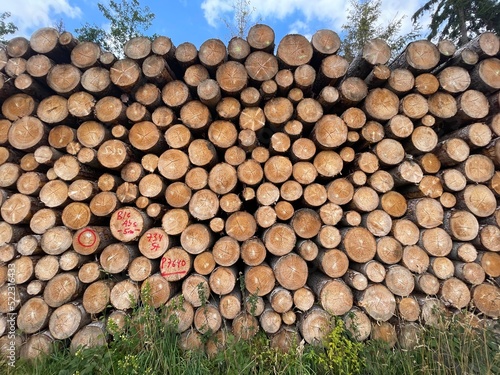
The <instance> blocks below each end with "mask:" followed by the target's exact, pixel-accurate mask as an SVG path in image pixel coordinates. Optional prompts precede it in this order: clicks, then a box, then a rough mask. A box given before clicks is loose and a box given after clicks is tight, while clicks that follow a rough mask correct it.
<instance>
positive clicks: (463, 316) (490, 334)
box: [362, 313, 500, 375]
mask: <svg viewBox="0 0 500 375" xmlns="http://www.w3.org/2000/svg"><path fill="white" fill-rule="evenodd" d="M470 316H471V315H470V313H459V314H457V315H455V316H454V317H451V318H448V317H446V318H445V317H441V318H440V319H441V321H440V322H439V324H437V325H436V326H432V327H430V326H425V327H422V330H421V334H420V340H419V345H416V346H415V347H414V348H412V349H408V350H394V349H392V348H390V347H388V345H387V344H385V343H383V342H381V341H369V342H368V343H367V344H366V345H365V347H364V350H363V352H362V356H363V357H364V358H365V361H366V367H365V368H366V371H365V372H366V374H367V375H400V374H415V375H417V374H418V375H420V374H432V375H448V374H453V375H455V374H488V375H492V374H498V373H500V336H499V335H498V327H496V330H497V334H496V335H495V334H494V331H495V330H494V329H492V327H484V326H481V325H479V326H477V322H474V321H471V319H468V317H470ZM483 324H484V322H483ZM494 324H496V325H498V322H494Z"/></svg>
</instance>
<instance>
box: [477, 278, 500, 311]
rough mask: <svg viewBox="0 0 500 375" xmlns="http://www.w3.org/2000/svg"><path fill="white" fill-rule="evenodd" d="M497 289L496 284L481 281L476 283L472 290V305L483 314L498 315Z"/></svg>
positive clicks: (499, 309) (499, 308)
mask: <svg viewBox="0 0 500 375" xmlns="http://www.w3.org/2000/svg"><path fill="white" fill-rule="evenodd" d="M498 295H499V289H498V287H497V286H495V285H492V284H489V283H483V284H481V285H477V286H476V287H475V288H474V289H473V291H472V300H473V303H474V306H476V307H477V308H478V309H479V311H481V312H482V313H483V314H485V315H487V316H489V317H493V318H496V317H498V316H499V315H500V307H499V306H498Z"/></svg>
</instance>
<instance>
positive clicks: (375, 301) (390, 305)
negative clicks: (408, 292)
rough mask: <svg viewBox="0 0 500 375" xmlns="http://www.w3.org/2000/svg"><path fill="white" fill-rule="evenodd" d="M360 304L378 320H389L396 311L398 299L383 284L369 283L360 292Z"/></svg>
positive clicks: (358, 299) (358, 298)
mask: <svg viewBox="0 0 500 375" xmlns="http://www.w3.org/2000/svg"><path fill="white" fill-rule="evenodd" d="M357 301H358V305H359V306H360V307H361V308H363V309H364V310H365V311H366V313H367V314H368V315H369V316H370V317H372V318H373V319H375V320H376V321H383V322H384V321H388V320H389V319H390V318H391V317H392V315H393V314H394V313H395V311H396V299H395V297H394V294H392V293H391V292H390V291H389V289H387V287H385V286H384V285H382V284H372V285H369V286H368V287H367V288H366V290H364V291H361V292H359V295H358V297H357Z"/></svg>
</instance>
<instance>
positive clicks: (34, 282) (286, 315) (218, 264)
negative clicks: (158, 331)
mask: <svg viewBox="0 0 500 375" xmlns="http://www.w3.org/2000/svg"><path fill="white" fill-rule="evenodd" d="M339 47H340V40H339V37H338V35H337V34H336V33H335V32H333V31H331V30H320V31H318V32H316V33H315V34H314V35H313V36H312V39H311V40H307V39H306V38H305V37H304V36H302V35H295V34H294V35H286V36H285V37H284V38H283V39H282V40H281V41H279V43H276V41H275V34H274V31H273V30H272V29H271V28H270V27H268V26H266V25H255V26H254V27H252V28H251V29H250V31H249V34H248V37H247V38H246V39H242V38H238V37H235V38H233V39H231V40H230V41H229V43H228V44H227V46H226V45H225V44H224V43H223V42H222V41H220V40H218V39H209V40H207V41H206V42H204V43H203V44H202V45H201V46H200V47H199V49H197V48H196V46H194V45H193V44H191V43H188V42H186V43H182V44H180V45H178V46H174V45H173V44H172V42H171V40H170V39H169V38H167V37H164V36H159V37H157V38H155V39H153V40H150V39H147V38H143V37H138V38H134V39H131V40H130V41H129V42H128V43H127V44H126V45H125V46H124V51H123V52H124V56H123V57H122V58H119V57H117V56H115V55H113V54H112V53H110V52H105V51H102V50H101V48H100V47H99V46H98V45H96V44H94V43H91V42H78V41H77V40H75V39H74V38H73V36H72V35H71V34H70V33H68V32H64V33H62V34H60V35H59V34H58V32H57V31H56V30H54V29H51V28H43V29H40V30H38V31H37V32H35V33H34V34H33V35H32V36H31V38H30V39H29V40H28V39H26V38H23V37H17V38H14V39H12V40H11V41H9V42H8V43H7V45H6V46H5V48H1V49H0V103H1V119H0V146H1V147H0V204H1V209H0V211H1V212H0V214H1V222H0V246H1V247H0V264H1V265H0V336H2V337H1V338H0V345H1V346H2V347H3V348H4V349H6V348H8V346H9V345H10V340H9V339H8V333H9V321H8V319H9V318H10V317H11V316H12V315H11V314H15V318H16V327H17V331H16V340H17V345H18V349H19V350H18V353H21V356H23V357H26V358H30V357H33V356H36V355H37V353H40V352H46V351H48V350H49V348H50V347H51V345H50V344H51V343H52V342H53V341H54V340H65V339H70V340H71V345H72V348H76V347H77V346H79V345H98V344H102V343H103V342H104V341H105V340H107V339H108V333H107V331H106V326H105V325H104V323H103V319H101V318H102V317H103V316H105V317H106V318H107V321H108V322H109V321H110V320H112V321H114V322H115V323H116V325H117V326H118V327H120V326H121V325H122V324H123V322H124V321H125V320H126V316H127V314H130V311H131V309H132V308H133V306H134V303H135V302H138V301H139V302H141V303H150V304H152V305H153V306H154V307H155V308H157V309H158V311H160V310H162V311H163V307H164V308H165V311H166V313H165V316H164V319H165V324H168V322H171V321H175V322H176V323H177V326H176V327H177V329H178V332H179V333H180V335H181V343H182V346H183V347H184V348H195V347H201V346H202V345H203V344H202V340H201V337H202V335H204V334H207V333H213V334H214V336H212V337H217V338H218V340H214V341H209V342H208V344H207V345H206V350H207V351H208V352H209V353H213V352H214V351H217V350H220V345H222V344H223V343H224V338H225V337H226V334H227V332H232V333H233V334H234V335H236V336H237V337H239V338H249V337H251V336H252V335H254V334H255V333H256V332H257V331H259V330H263V331H265V332H266V333H267V334H268V335H269V336H270V337H271V342H272V345H273V346H275V347H277V348H280V349H282V350H287V349H288V348H289V347H290V346H291V345H292V343H293V342H300V341H301V340H304V341H305V342H307V343H311V344H315V343H318V342H320V341H321V340H322V338H323V337H324V335H325V334H326V333H327V332H328V330H329V327H331V324H332V315H333V316H339V317H342V318H343V319H344V320H345V322H346V326H347V328H348V329H350V330H351V331H352V332H353V333H354V334H355V336H356V338H357V339H358V340H365V339H367V338H370V337H371V338H382V339H384V340H386V341H388V342H390V343H391V344H395V343H396V341H397V340H399V343H400V345H402V346H403V347H404V346H406V345H410V344H411V343H412V342H414V341H412V340H414V338H415V337H416V335H417V333H418V329H419V328H418V327H419V325H418V324H417V323H425V324H435V323H436V322H437V320H438V317H439V316H440V315H441V314H443V313H444V312H454V311H458V310H461V309H468V310H469V311H472V312H474V313H477V314H479V315H480V316H483V317H491V318H496V317H498V316H500V289H499V276H500V209H499V197H500V111H499V108H500V92H499V89H500V60H499V57H500V55H499V38H498V36H496V35H494V34H491V33H485V34H482V35H480V36H478V37H477V38H475V39H474V40H472V41H471V42H470V43H468V44H467V45H465V46H463V47H462V48H459V49H457V48H455V46H454V45H453V43H451V42H449V41H442V42H440V43H439V44H437V45H436V44H433V43H431V42H429V41H426V40H419V41H415V42H412V43H411V44H409V45H408V46H407V48H406V49H405V50H404V52H403V53H401V54H400V55H399V56H392V59H391V51H390V49H389V47H388V46H387V44H386V42H384V41H383V40H379V39H374V40H371V41H369V42H368V43H367V44H366V45H365V46H364V48H363V50H362V51H360V53H359V55H358V56H357V57H356V58H355V59H354V61H352V62H351V63H349V62H348V61H347V60H346V59H345V58H344V57H342V56H341V55H340V54H338V51H339ZM14 291H15V293H14ZM9 314H10V315H9ZM218 345H219V346H218Z"/></svg>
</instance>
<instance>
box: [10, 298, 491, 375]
mask: <svg viewBox="0 0 500 375" xmlns="http://www.w3.org/2000/svg"><path fill="white" fill-rule="evenodd" d="M131 316H132V317H131V318H130V319H129V320H128V322H127V324H126V326H125V328H124V329H123V330H120V329H118V327H117V326H113V325H111V326H110V329H111V332H112V336H113V339H112V340H110V341H109V343H108V344H107V345H106V346H104V347H94V348H87V349H79V350H77V351H76V353H72V352H71V351H70V349H69V345H65V343H64V342H63V343H61V342H59V343H58V344H56V346H55V347H54V350H53V351H52V353H51V354H50V355H45V356H40V357H39V358H38V359H36V360H35V361H31V362H30V361H24V360H18V361H17V364H16V367H15V368H12V367H8V366H7V365H6V363H1V362H0V373H4V374H23V375H24V374H33V375H74V374H75V375H76V374H78V375H84V374H113V375H129V374H130V375H133V374H145V375H147V374H169V375H170V374H171V375H176V374H183V375H190V374H193V375H195V374H196V375H203V374H211V375H215V374H231V375H232V374H235V375H236V374H242V375H245V374H248V375H258V374H266V375H269V374H283V375H287V374H290V375H292V374H293V375H310V374H330V375H337V374H339V375H344V374H366V375H390V374H395V375H396V374H398V375H400V374H432V375H434V374H443V375H448V374H450V375H455V374H456V375H459V374H461V375H465V374H469V375H470V374H480V375H485V374H492V375H493V374H499V373H500V337H499V335H498V334H496V335H495V334H494V330H492V329H491V327H485V326H484V324H481V321H479V320H478V319H477V318H474V319H472V318H471V317H473V316H472V315H471V314H470V313H466V312H461V313H457V314H455V315H454V316H452V317H443V319H442V320H441V322H440V324H437V325H436V326H434V327H430V326H425V327H423V326H422V327H420V328H419V329H418V335H417V336H415V338H416V341H415V345H414V346H413V347H412V348H410V349H402V348H398V347H396V348H391V347H389V346H388V345H387V344H385V343H384V342H381V341H373V340H372V341H367V342H361V343H360V342H356V341H354V340H352V339H351V336H350V333H349V332H348V331H347V330H346V329H345V327H344V324H343V321H342V320H341V319H339V318H335V317H332V319H333V323H334V324H332V326H333V327H334V328H333V330H332V331H331V332H330V333H329V334H328V335H327V336H326V339H325V342H324V343H323V344H324V345H320V346H312V345H303V343H298V342H297V343H295V345H293V346H292V349H291V350H290V351H288V352H286V353H284V352H281V351H279V350H277V349H273V348H271V346H270V340H269V338H268V337H267V336H266V335H265V334H264V333H262V332H259V333H257V334H256V335H255V336H254V337H253V338H251V339H249V340H237V339H236V338H235V337H234V336H233V335H231V334H230V333H227V336H226V340H225V345H223V344H222V343H221V342H215V344H216V345H218V346H219V348H220V350H217V351H216V353H215V354H212V355H207V354H206V353H205V351H204V350H202V349H201V350H189V351H184V350H182V349H181V348H180V345H179V344H180V335H179V334H178V333H177V332H176V330H175V324H165V318H164V316H165V315H164V312H163V311H158V310H155V309H153V308H152V307H151V306H150V305H148V304H145V305H143V306H142V307H138V308H137V309H136V310H135V311H134V313H133V314H132V315H131ZM490 322H491V321H490ZM174 323H175V322H174ZM493 323H494V324H498V323H497V322H493ZM227 332H230V331H229V330H227ZM216 337H218V336H217V335H213V334H211V333H206V334H204V335H201V341H202V343H203V344H206V343H207V342H209V341H210V340H211V341H212V344H213V343H214V342H213V341H214V340H215V338H216ZM66 344H67V343H66Z"/></svg>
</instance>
